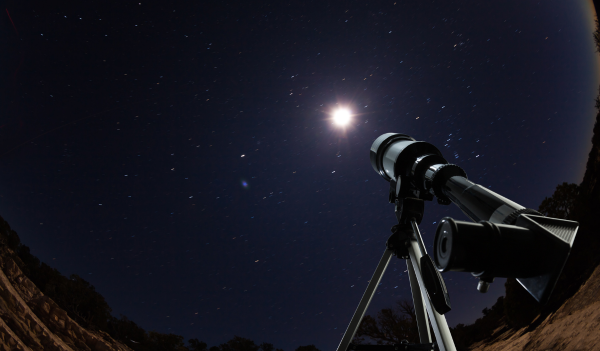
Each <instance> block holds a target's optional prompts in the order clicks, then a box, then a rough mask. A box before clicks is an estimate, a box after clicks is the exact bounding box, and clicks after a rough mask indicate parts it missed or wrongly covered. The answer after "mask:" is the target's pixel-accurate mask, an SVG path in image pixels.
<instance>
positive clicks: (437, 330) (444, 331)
mask: <svg viewBox="0 0 600 351" xmlns="http://www.w3.org/2000/svg"><path fill="white" fill-rule="evenodd" d="M408 253H409V255H410V262H411V263H412V265H413V269H414V271H415V276H416V278H417V281H418V282H419V288H420V289H421V295H422V296H423V301H425V305H426V306H427V314H428V315H429V320H430V321H431V326H432V327H433V333H434V334H435V340H436V342H437V345H438V348H439V349H440V351H456V346H455V345H454V341H453V340H452V334H450V328H448V322H446V317H444V315H442V314H439V313H437V311H436V310H435V309H434V308H433V305H432V304H431V301H430V300H429V296H428V295H427V289H425V283H424V282H423V274H422V273H421V266H420V262H421V261H420V260H421V257H422V256H423V255H422V254H421V249H420V248H419V244H418V243H417V241H416V240H414V239H413V240H410V245H409V246H408ZM407 262H408V261H407ZM415 309H416V307H415ZM419 333H420V332H419Z"/></svg>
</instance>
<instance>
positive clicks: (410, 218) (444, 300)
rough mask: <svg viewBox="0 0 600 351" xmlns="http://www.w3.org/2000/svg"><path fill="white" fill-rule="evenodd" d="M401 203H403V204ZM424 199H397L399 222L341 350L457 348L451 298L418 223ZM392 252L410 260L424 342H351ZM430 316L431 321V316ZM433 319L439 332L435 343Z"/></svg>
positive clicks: (413, 292)
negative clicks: (451, 321)
mask: <svg viewBox="0 0 600 351" xmlns="http://www.w3.org/2000/svg"><path fill="white" fill-rule="evenodd" d="M400 205H401V206H400ZM423 210H424V204H423V200H420V199H416V198H404V199H402V202H401V203H400V200H396V218H397V219H398V222H399V224H397V225H395V226H393V227H392V233H393V234H392V236H390V238H389V239H388V241H387V243H386V249H385V251H384V252H383V256H382V257H381V260H380V261H379V264H378V265H377V268H376V269H375V273H373V277H372V278H371V280H370V282H369V285H368V286H367V289H366V290H365V293H364V295H363V297H362V299H361V300H360V303H359V304H358V307H357V308H356V311H355V312H354V316H353V317H352V320H351V321H350V324H349V325H348V328H347V329H346V332H345V333H344V336H343V337H342V341H341V342H340V344H339V346H338V348H337V351H346V350H357V351H358V350H364V351H383V350H385V349H389V350H390V351H391V350H415V351H416V350H439V351H456V347H455V346H454V341H453V340H452V335H451V334H450V329H449V328H448V323H447V322H446V318H445V317H444V315H443V314H444V313H446V312H448V311H450V300H449V298H448V293H447V291H446V286H445V284H444V281H443V279H442V277H441V275H440V274H439V272H438V271H437V269H436V268H435V265H434V264H433V261H432V259H431V257H430V256H429V255H427V251H426V250H425V245H423V239H422V237H421V233H420V231H419V227H418V225H417V224H418V223H420V222H421V219H422V218H423ZM392 255H395V256H396V257H398V258H402V259H406V267H407V270H408V276H409V280H410V288H411V292H412V296H413V304H414V306H415V314H416V319H417V327H418V329H419V339H420V342H421V344H408V343H401V344H396V345H355V344H351V341H352V339H353V338H354V335H355V334H356V331H357V329H358V326H359V325H360V322H361V320H362V318H363V316H364V314H365V312H366V311H367V308H368V307H369V304H370V302H371V299H372V298H373V295H375V291H376V289H377V286H378V285H379V282H380V281H381V278H382V277H383V274H384V273H385V270H386V268H387V266H388V264H389V263H390V260H391V258H392ZM427 316H429V320H428V319H427ZM429 321H431V327H432V329H433V333H434V334H435V340H436V342H435V343H432V340H431V334H430V328H429Z"/></svg>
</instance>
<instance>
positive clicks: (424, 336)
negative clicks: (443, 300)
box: [406, 259, 431, 344]
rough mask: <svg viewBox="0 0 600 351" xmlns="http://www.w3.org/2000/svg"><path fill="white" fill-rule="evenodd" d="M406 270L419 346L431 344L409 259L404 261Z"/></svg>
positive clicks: (422, 301)
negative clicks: (415, 318) (415, 317)
mask: <svg viewBox="0 0 600 351" xmlns="http://www.w3.org/2000/svg"><path fill="white" fill-rule="evenodd" d="M406 268H407V269H408V278H409V279H410V290H411V292H412V297H413V304H414V305H415V315H416V316H417V327H418V328H419V340H420V342H421V344H430V343H431V334H430V333H429V320H428V319H427V315H426V313H427V310H426V308H425V298H426V297H424V296H423V295H421V289H420V288H419V281H418V280H417V276H416V275H415V269H414V268H413V266H412V262H411V261H410V259H407V260H406Z"/></svg>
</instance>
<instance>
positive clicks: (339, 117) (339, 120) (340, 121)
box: [333, 109, 350, 126]
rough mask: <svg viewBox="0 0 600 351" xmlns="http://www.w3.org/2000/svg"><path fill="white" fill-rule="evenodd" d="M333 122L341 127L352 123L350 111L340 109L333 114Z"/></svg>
mask: <svg viewBox="0 0 600 351" xmlns="http://www.w3.org/2000/svg"><path fill="white" fill-rule="evenodd" d="M333 122H334V123H335V124H337V125H339V126H345V125H347V124H348V123H349V122H350V111H349V110H346V109H340V110H337V111H335V112H334V113H333Z"/></svg>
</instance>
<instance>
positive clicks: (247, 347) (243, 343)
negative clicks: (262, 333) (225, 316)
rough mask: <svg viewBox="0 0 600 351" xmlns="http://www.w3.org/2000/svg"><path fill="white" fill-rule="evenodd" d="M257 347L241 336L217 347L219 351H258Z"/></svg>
mask: <svg viewBox="0 0 600 351" xmlns="http://www.w3.org/2000/svg"><path fill="white" fill-rule="evenodd" d="M258 349H259V346H258V345H256V344H255V343H254V341H252V340H250V339H246V338H242V337H241V336H237V335H236V336H234V337H233V339H231V340H229V341H228V342H226V343H224V344H221V345H219V351H258Z"/></svg>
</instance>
